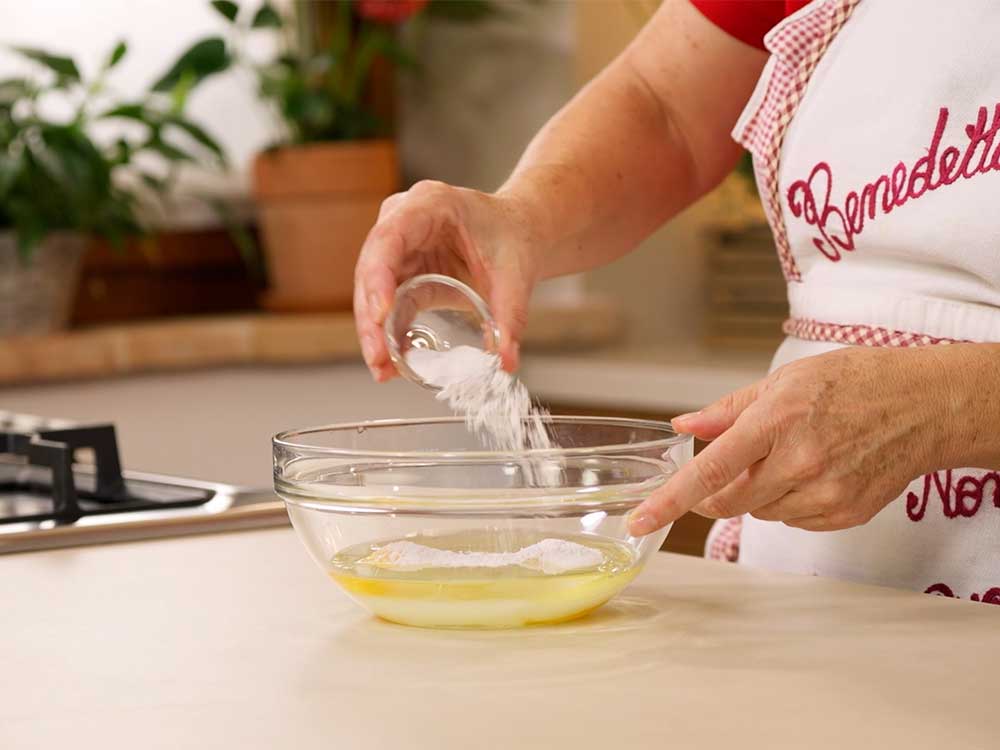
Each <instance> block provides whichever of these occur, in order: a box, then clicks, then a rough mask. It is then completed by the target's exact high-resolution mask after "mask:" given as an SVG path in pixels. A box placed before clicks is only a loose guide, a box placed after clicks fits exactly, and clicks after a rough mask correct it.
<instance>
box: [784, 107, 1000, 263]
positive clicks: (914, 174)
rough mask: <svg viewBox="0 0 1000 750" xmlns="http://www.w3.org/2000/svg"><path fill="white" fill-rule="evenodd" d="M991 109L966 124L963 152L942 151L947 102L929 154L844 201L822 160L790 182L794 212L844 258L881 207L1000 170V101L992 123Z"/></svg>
mask: <svg viewBox="0 0 1000 750" xmlns="http://www.w3.org/2000/svg"><path fill="white" fill-rule="evenodd" d="M988 114H989V113H988V111H987V109H986V107H980V108H979V114H978V116H977V117H976V121H975V122H974V123H969V124H968V125H966V126H965V134H966V136H967V137H968V139H969V142H968V144H967V145H966V146H965V151H964V153H963V152H962V150H961V149H959V148H958V147H957V146H948V147H947V148H945V149H944V150H943V151H941V152H940V154H939V153H938V150H939V148H940V145H941V137H942V136H943V135H944V131H945V128H946V127H947V125H948V108H947V107H942V108H941V109H940V111H939V112H938V119H937V124H936V125H935V126H934V133H933V134H932V136H931V143H930V146H929V147H928V149H927V153H926V154H925V155H924V156H921V157H920V158H919V159H917V160H916V162H915V163H914V164H913V165H911V166H908V165H907V164H906V163H904V162H899V163H898V164H897V165H896V166H895V167H893V168H892V171H890V172H887V173H885V174H883V175H880V176H879V177H878V179H876V180H875V181H874V182H869V183H868V184H866V185H865V186H864V187H862V188H861V190H860V191H858V190H851V191H850V192H849V193H847V195H846V196H845V197H844V198H843V200H842V201H840V202H839V203H838V202H835V201H836V199H835V198H834V196H833V170H832V169H831V168H830V165H829V164H828V163H826V162H825V161H821V162H819V163H818V164H817V165H816V166H815V167H813V170H812V172H811V173H810V175H809V177H808V178H807V179H804V180H797V181H795V182H793V183H792V184H791V186H790V187H789V188H788V208H789V210H790V211H791V212H792V216H795V217H796V218H802V219H803V220H804V221H805V222H806V224H808V225H809V226H813V227H816V230H817V231H818V232H819V236H817V237H813V245H815V247H816V249H817V250H819V251H820V252H821V253H822V254H823V255H824V256H825V257H826V258H828V259H829V260H832V261H834V262H836V261H839V260H840V259H841V257H842V255H841V253H842V252H850V251H852V250H854V249H855V244H854V239H855V237H857V236H858V235H859V234H861V233H862V232H863V231H864V228H865V220H866V219H868V220H869V221H872V220H874V219H875V218H876V215H877V214H878V213H879V212H881V213H883V214H889V213H891V212H892V211H893V209H896V208H901V207H902V206H903V205H905V204H906V202H907V201H909V200H916V199H918V198H920V196H922V195H923V194H924V193H927V192H931V191H933V190H937V189H938V188H940V187H942V186H943V185H951V184H952V183H953V182H955V181H956V180H958V179H969V178H972V177H975V176H976V175H979V174H986V173H987V172H995V171H1000V144H998V146H997V148H994V141H995V140H996V139H997V138H996V137H997V132H998V131H1000V104H997V105H996V106H995V107H994V108H993V119H992V121H991V122H990V123H989V126H988V127H987V120H988V119H989V118H988Z"/></svg>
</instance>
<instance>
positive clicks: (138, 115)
mask: <svg viewBox="0 0 1000 750" xmlns="http://www.w3.org/2000/svg"><path fill="white" fill-rule="evenodd" d="M97 117H98V118H99V119H102V120H103V119H110V118H113V117H120V118H122V119H124V120H138V121H139V122H148V121H149V120H151V119H152V118H151V117H150V114H149V113H148V112H147V111H146V105H145V104H143V103H142V102H131V103H129V104H119V105H118V106H117V107H113V108H112V109H109V110H108V111H107V112H102V113H101V114H99V115H98V116H97Z"/></svg>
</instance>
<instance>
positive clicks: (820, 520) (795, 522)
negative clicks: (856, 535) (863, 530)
mask: <svg viewBox="0 0 1000 750" xmlns="http://www.w3.org/2000/svg"><path fill="white" fill-rule="evenodd" d="M782 523H784V524H785V526H790V527H792V528H793V529H802V530H803V531H840V530H842V529H847V528H850V525H849V524H848V525H844V524H837V523H835V522H834V521H832V520H831V519H830V518H829V517H827V516H807V517H806V518H793V519H789V520H787V521H783V522H782Z"/></svg>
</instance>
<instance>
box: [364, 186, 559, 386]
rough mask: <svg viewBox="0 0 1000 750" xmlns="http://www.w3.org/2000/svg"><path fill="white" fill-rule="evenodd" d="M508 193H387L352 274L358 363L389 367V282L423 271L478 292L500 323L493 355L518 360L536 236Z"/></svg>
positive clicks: (430, 189) (378, 374)
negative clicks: (360, 359)
mask: <svg viewBox="0 0 1000 750" xmlns="http://www.w3.org/2000/svg"><path fill="white" fill-rule="evenodd" d="M537 225H538V222H536V221H532V220H531V218H530V217H529V216H528V212H527V210H526V208H525V207H524V206H523V205H522V204H519V203H518V202H517V201H516V200H515V199H514V198H512V197H506V196H501V195H489V194H486V193H480V192H478V191H475V190H467V189H464V188H457V187H452V186H450V185H445V184H444V183H440V182H430V181H425V182H418V183H417V184H416V185H414V186H413V187H412V188H410V189H409V190H407V191H406V192H405V193H398V194H396V195H393V196H391V197H389V198H388V199H386V201H385V202H384V203H383V204H382V208H381V210H380V212H379V218H378V222H377V223H376V224H375V226H374V227H373V228H372V230H371V232H369V234H368V238H367V239H366V240H365V244H364V247H363V248H362V249H361V255H360V257H359V258H358V263H357V266H356V268H355V273H354V319H355V325H356V327H357V330H358V339H359V340H360V342H361V350H362V353H363V355H364V358H365V363H366V364H367V365H368V368H369V370H371V373H372V376H373V377H374V378H375V379H376V380H377V381H379V382H381V381H385V380H388V379H390V378H391V377H393V376H394V375H395V374H396V370H395V368H394V367H393V365H392V362H391V361H390V359H389V353H388V350H387V349H386V345H385V338H384V335H383V330H382V326H383V324H384V322H385V318H386V315H387V314H388V312H389V308H390V306H391V305H392V300H393V295H394V294H395V291H396V287H397V286H398V285H399V284H400V283H401V282H403V281H405V280H406V279H408V278H410V277H412V276H416V275H418V274H423V273H442V274H446V275H448V276H453V277H455V278H459V279H462V280H463V281H465V282H466V283H468V284H470V285H471V286H472V287H473V288H474V289H476V291H478V292H479V293H480V294H481V295H482V296H483V298H484V299H485V300H486V303H487V304H488V305H489V307H490V310H491V311H492V312H493V315H494V317H495V318H496V322H497V325H498V327H499V328H500V356H501V359H502V361H503V366H504V367H505V368H506V369H507V370H514V369H516V368H517V365H518V350H519V342H520V337H521V333H522V331H523V329H524V326H525V323H526V322H527V310H528V299H529V297H530V296H531V290H532V288H533V287H534V285H535V283H536V281H537V280H538V265H539V264H538V260H537V258H536V257H535V252H534V251H535V248H536V247H537V246H538V244H539V243H540V242H541V239H540V238H539V237H538V236H537V232H536V231H533V227H536V226H537Z"/></svg>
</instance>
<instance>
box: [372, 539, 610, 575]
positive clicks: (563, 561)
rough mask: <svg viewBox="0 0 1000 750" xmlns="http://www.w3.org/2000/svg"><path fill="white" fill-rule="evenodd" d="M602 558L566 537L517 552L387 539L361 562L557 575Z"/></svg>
mask: <svg viewBox="0 0 1000 750" xmlns="http://www.w3.org/2000/svg"><path fill="white" fill-rule="evenodd" d="M603 561H604V555H603V554H602V553H601V551H600V550H596V549H592V548H590V547H585V546H584V545H582V544H576V543H575V542H570V541H567V540H565V539H543V540H542V541H540V542H536V543H535V544H532V545H529V546H527V547H524V548H523V549H519V550H518V551H517V552H455V551H454V550H447V549H437V548H436V547H428V546H426V545H423V544H416V543H414V542H408V541H405V540H404V541H398V542H390V543H389V544H387V545H385V546H384V547H379V548H378V549H377V550H375V551H374V552H372V553H371V554H370V555H368V556H367V557H365V558H364V559H362V560H361V561H360V562H361V563H364V564H367V565H374V566H378V567H389V568H392V569H393V570H422V569H424V568H503V567H507V566H509V565H519V566H521V567H523V568H529V569H530V570H540V571H541V572H542V573H544V574H546V575H558V574H560V573H566V572H568V571H571V570H581V569H584V568H595V567H597V566H598V565H600V564H601V563H602V562H603Z"/></svg>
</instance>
